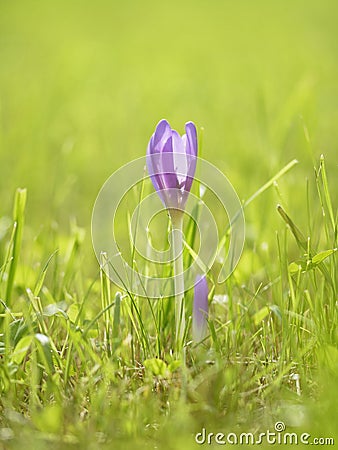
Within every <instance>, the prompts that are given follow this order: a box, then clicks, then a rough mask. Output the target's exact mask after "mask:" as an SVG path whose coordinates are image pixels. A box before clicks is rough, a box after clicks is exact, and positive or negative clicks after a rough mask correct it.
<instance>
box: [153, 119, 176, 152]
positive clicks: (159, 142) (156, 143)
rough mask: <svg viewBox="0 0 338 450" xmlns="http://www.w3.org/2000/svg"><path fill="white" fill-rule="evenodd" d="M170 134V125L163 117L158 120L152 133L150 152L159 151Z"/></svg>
mask: <svg viewBox="0 0 338 450" xmlns="http://www.w3.org/2000/svg"><path fill="white" fill-rule="evenodd" d="M170 136H171V127H170V125H169V123H168V122H167V121H166V120H165V119H162V120H160V121H159V123H158V124H157V126H156V129H155V133H154V134H153V144H152V153H154V152H161V151H162V149H163V146H164V144H165V143H166V142H167V140H168V139H169V138H170Z"/></svg>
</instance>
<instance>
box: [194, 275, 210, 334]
mask: <svg viewBox="0 0 338 450" xmlns="http://www.w3.org/2000/svg"><path fill="white" fill-rule="evenodd" d="M207 318H208V284H207V279H206V277H205V275H203V276H201V275H197V277H196V281H195V287H194V304H193V311H192V336H193V340H194V341H195V342H199V341H202V340H203V339H204V338H205V336H206V332H207V325H208V322H207Z"/></svg>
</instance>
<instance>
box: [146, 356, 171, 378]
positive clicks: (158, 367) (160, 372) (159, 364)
mask: <svg viewBox="0 0 338 450" xmlns="http://www.w3.org/2000/svg"><path fill="white" fill-rule="evenodd" d="M143 365H144V367H145V368H146V370H148V371H149V372H151V374H152V375H154V376H157V377H158V376H160V377H165V376H166V374H167V365H166V363H165V362H164V361H163V360H162V359H158V358H152V359H146V360H145V361H144V363H143Z"/></svg>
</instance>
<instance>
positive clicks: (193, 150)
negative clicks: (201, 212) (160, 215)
mask: <svg viewBox="0 0 338 450" xmlns="http://www.w3.org/2000/svg"><path fill="white" fill-rule="evenodd" d="M185 131H186V134H184V135H183V136H180V135H179V134H178V133H177V131H175V130H173V129H172V128H171V127H170V125H169V123H168V122H167V121H166V120H164V119H163V120H161V121H160V122H159V123H158V125H157V127H156V130H155V133H154V134H153V135H152V137H151V139H150V141H149V144H148V149H147V167H148V172H149V175H150V178H151V181H152V183H153V185H154V187H155V189H156V191H157V193H158V195H159V196H160V198H161V200H162V202H163V204H164V206H165V207H166V208H172V209H180V210H184V207H185V203H186V201H187V198H188V194H189V192H190V189H191V185H192V182H193V179H194V175H195V170H196V157H197V133H196V127H195V125H194V123H193V122H187V123H186V124H185Z"/></svg>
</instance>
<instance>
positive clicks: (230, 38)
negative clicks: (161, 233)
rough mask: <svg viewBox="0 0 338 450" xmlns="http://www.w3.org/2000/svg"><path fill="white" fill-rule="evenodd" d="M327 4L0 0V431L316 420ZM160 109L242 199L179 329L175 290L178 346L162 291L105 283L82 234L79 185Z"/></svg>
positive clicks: (334, 391) (49, 441) (318, 426)
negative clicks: (153, 293) (225, 263)
mask: <svg viewBox="0 0 338 450" xmlns="http://www.w3.org/2000/svg"><path fill="white" fill-rule="evenodd" d="M337 20H338V5H337V3H336V2H335V1H333V0H325V1H322V2H316V1H314V0H308V1H306V2H305V1H303V0H293V1H291V0H285V1H278V0H276V1H274V2H272V1H267V0H257V1H256V2H252V1H249V0H239V1H237V2H230V1H229V0H215V1H213V2H204V1H202V0H196V1H194V2H193V1H190V0H188V1H184V2H179V1H177V0H174V1H172V2H170V3H169V2H167V3H165V2H155V1H153V0H145V1H143V2H136V1H135V0H126V1H124V2H121V1H118V0H112V1H108V0H98V1H97V2H89V1H88V0H84V1H81V2H80V1H78V0H71V1H65V0H60V1H58V2H51V1H48V0H47V1H42V0H21V1H19V0H11V1H1V2H0V449H2V448H3V449H21V448H26V449H27V450H31V449H32V450H33V449H34V450H39V449H45V448H49V449H120V448H121V449H145V448H149V449H163V450H171V449H172V450H176V449H180V448H184V449H190V448H191V449H194V448H198V447H203V445H199V444H198V443H196V440H195V436H196V433H200V432H202V430H203V428H204V429H206V430H207V432H212V433H214V435H215V434H217V433H218V432H220V433H224V434H226V433H236V434H237V435H238V436H239V435H240V433H242V432H244V433H253V434H254V435H255V436H256V435H257V436H258V435H259V433H261V432H265V431H266V430H271V431H275V428H274V427H275V424H276V422H283V424H284V425H285V426H286V431H287V432H290V433H291V432H294V433H297V434H298V435H299V436H300V435H301V434H302V433H309V434H310V435H311V437H310V438H309V443H310V442H311V443H313V444H314V441H313V440H314V439H315V438H319V437H322V438H324V439H325V438H332V439H334V440H335V443H337V442H338V434H337V419H336V417H337V412H338V411H337V400H336V399H337V396H338V384H337V382H338V348H337V342H338V331H337V287H338V286H337V281H338V280H337V253H336V249H337V202H338V191H337V168H338V167H337V154H338V127H337V123H338V108H337V105H338V83H337V80H338V58H337V56H338V31H337ZM162 118H166V119H168V120H169V122H170V123H171V125H172V126H173V128H175V129H177V130H178V131H179V132H180V133H182V132H183V127H184V123H185V122H187V121H189V120H193V121H194V122H195V123H196V125H197V127H198V129H199V134H200V135H201V134H202V131H203V150H202V152H203V158H205V159H206V160H208V161H210V162H211V163H212V164H214V165H215V166H216V167H218V168H219V169H220V170H221V171H223V172H224V174H225V175H226V176H227V177H228V179H229V180H230V181H231V183H232V185H233V186H234V188H235V189H236V191H237V193H238V196H239V198H240V200H241V202H242V204H243V205H244V214H245V220H246V239H245V246H244V249H243V254H242V257H241V259H240V261H239V264H238V265H237V267H236V269H235V271H234V272H233V273H232V275H231V276H230V277H229V278H228V279H227V280H226V282H225V283H223V284H221V285H217V283H216V282H215V279H214V277H213V271H211V272H210V274H209V275H208V286H209V305H210V313H209V324H208V325H209V326H208V336H207V338H206V339H205V340H204V341H203V342H201V343H199V344H198V345H197V344H196V343H194V342H192V341H191V329H190V328H191V327H190V325H191V323H190V319H189V317H190V316H191V311H192V298H193V292H192V290H190V291H188V292H187V293H186V295H185V307H186V315H187V318H188V320H187V326H188V327H187V335H186V344H187V345H186V366H182V364H180V362H179V361H178V358H177V356H176V355H175V352H173V334H174V326H175V324H174V308H173V301H172V299H170V298H169V299H159V300H151V301H147V299H144V298H139V297H137V296H135V295H132V294H130V293H128V292H126V291H124V290H123V289H122V290H121V289H120V288H118V287H116V286H115V285H114V284H113V283H111V282H110V281H109V279H108V278H107V277H106V276H105V274H104V272H102V271H100V266H99V263H98V261H97V260H96V258H95V254H94V251H93V247H92V242H91V215H92V210H93V206H94V202H95V199H96V197H97V195H98V192H99V190H100V188H101V186H102V185H103V183H104V182H105V180H106V179H107V178H108V177H109V176H110V175H111V174H112V173H113V172H114V171H116V170H117V169H119V168H120V167H121V166H123V165H124V164H127V163H128V162H129V161H131V160H133V159H135V158H138V157H142V156H144V155H145V152H146V148H147V144H148V141H149V138H150V136H151V134H152V133H153V131H154V128H155V126H156V124H157V123H158V121H159V120H160V119H162ZM201 130H202V131H201ZM120 232H121V233H125V236H124V237H125V239H126V242H128V231H127V230H125V229H124V228H123V227H121V230H120ZM168 270H169V268H168ZM277 434H278V433H277ZM212 439H213V440H212V443H211V444H208V443H206V444H205V446H207V448H218V445H217V443H216V442H215V436H213V437H212ZM321 443H324V444H325V445H324V446H327V445H330V444H331V443H332V442H331V441H330V442H329V441H327V442H326V443H325V442H324V441H323V442H321ZM228 445H231V443H230V442H228V443H227V446H228ZM276 445H278V444H276ZM304 445H305V444H304ZM234 446H235V444H234ZM238 446H240V445H239V444H238ZM241 446H242V447H243V445H241ZM259 446H260V447H261V448H266V447H267V446H268V443H267V442H265V441H264V443H262V444H259ZM279 446H282V447H283V445H281V444H279ZM290 446H291V444H289V446H285V447H287V448H289V447H290ZM302 446H303V445H302V444H301V445H297V447H302ZM330 446H331V447H333V445H330Z"/></svg>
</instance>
